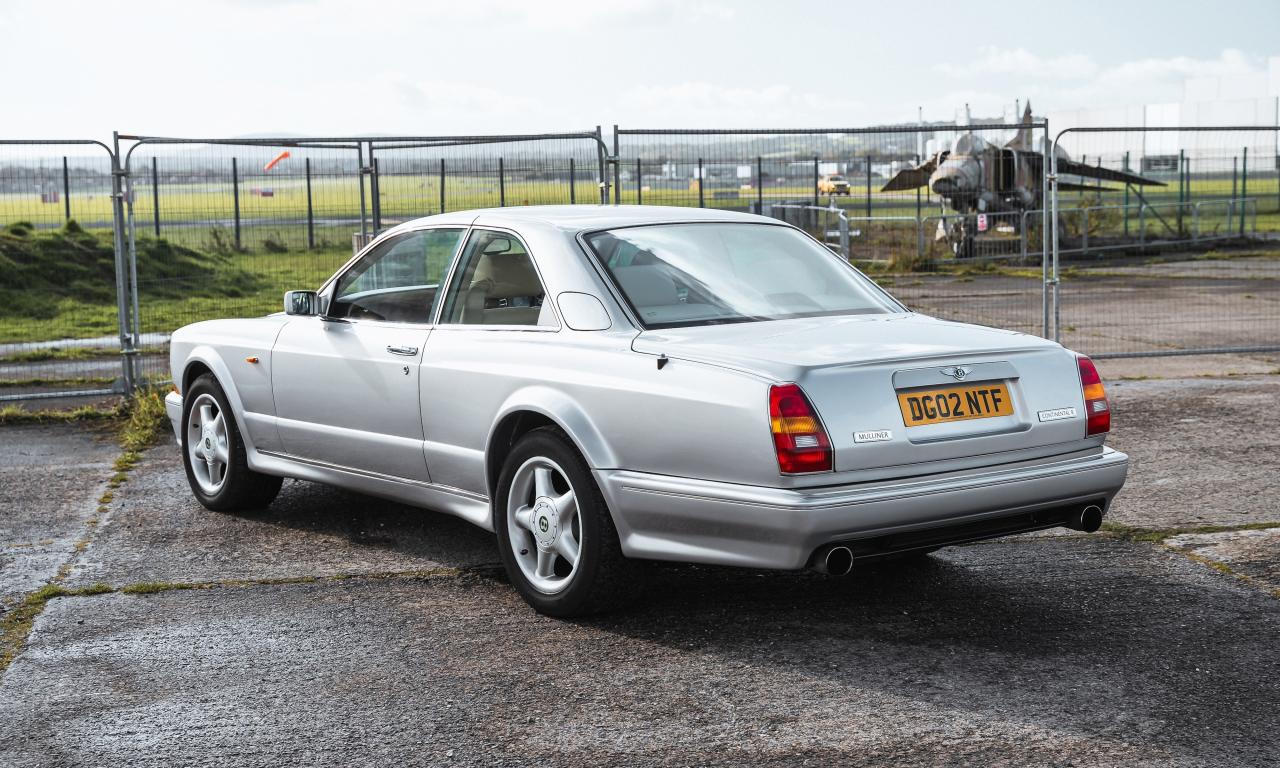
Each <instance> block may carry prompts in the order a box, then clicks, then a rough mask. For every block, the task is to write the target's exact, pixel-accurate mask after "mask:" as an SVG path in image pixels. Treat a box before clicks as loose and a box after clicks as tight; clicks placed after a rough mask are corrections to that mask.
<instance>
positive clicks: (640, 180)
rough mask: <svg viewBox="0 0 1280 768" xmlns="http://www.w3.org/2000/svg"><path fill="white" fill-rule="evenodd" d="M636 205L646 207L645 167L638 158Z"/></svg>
mask: <svg viewBox="0 0 1280 768" xmlns="http://www.w3.org/2000/svg"><path fill="white" fill-rule="evenodd" d="M636 205H644V167H643V166H642V165H640V158H638V157H637V158H636Z"/></svg>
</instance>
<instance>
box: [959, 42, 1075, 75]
mask: <svg viewBox="0 0 1280 768" xmlns="http://www.w3.org/2000/svg"><path fill="white" fill-rule="evenodd" d="M935 69H936V70H938V71H940V72H944V73H946V74H948V75H951V76H953V77H963V78H972V77H982V76H987V75H1017V76H1020V77H1033V78H1051V79H1064V80H1070V79H1080V78H1087V77H1092V76H1093V75H1094V74H1095V73H1096V72H1097V71H1098V65H1097V64H1096V63H1095V62H1094V60H1093V59H1092V58H1091V57H1089V56H1087V55H1085V54H1082V53H1071V54H1067V55H1065V56H1049V57H1044V56H1037V55H1036V54H1034V53H1032V52H1031V51H1028V50H1027V49H1026V48H998V47H995V46H983V47H981V48H979V49H978V56H977V58H975V59H974V60H973V61H972V62H969V63H965V64H960V65H948V64H939V65H937V66H935Z"/></svg>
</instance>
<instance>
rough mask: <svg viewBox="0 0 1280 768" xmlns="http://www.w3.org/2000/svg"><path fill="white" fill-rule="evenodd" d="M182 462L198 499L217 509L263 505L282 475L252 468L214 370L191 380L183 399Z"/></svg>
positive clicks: (247, 507)
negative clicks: (277, 475) (214, 375)
mask: <svg viewBox="0 0 1280 768" xmlns="http://www.w3.org/2000/svg"><path fill="white" fill-rule="evenodd" d="M182 417H183V421H182V424H183V429H182V464H183V466H184V467H185V469H186V471H187V482H188V483H189V484H190V485H191V492H192V493H194V494H195V497H196V500H198V501H199V502H200V503H201V504H203V505H204V506H205V507H207V508H208V509H212V510H214V511H215V512H230V511H233V510H245V509H261V508H263V507H266V506H267V505H268V504H270V503H271V502H272V501H273V500H274V499H275V497H276V494H278V493H279V492H280V485H281V483H282V482H283V480H282V478H279V477H274V476H272V475H264V474H261V473H258V472H254V471H253V470H252V469H249V462H248V459H247V458H246V455H245V449H244V440H243V439H242V438H241V436H240V428H239V426H237V424H236V419H235V414H234V413H233V412H232V410H231V407H230V405H229V404H228V402H227V396H226V393H224V392H223V391H222V387H221V386H220V385H219V384H218V380H217V379H215V378H214V377H213V374H209V373H206V374H204V375H203V376H200V377H199V378H197V379H196V380H195V381H194V382H192V384H191V386H190V387H189V388H188V389H187V392H186V397H184V398H183V403H182Z"/></svg>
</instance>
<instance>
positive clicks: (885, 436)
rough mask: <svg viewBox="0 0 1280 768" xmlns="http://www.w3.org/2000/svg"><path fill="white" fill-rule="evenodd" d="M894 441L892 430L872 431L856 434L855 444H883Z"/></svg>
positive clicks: (854, 435) (854, 434) (854, 437)
mask: <svg viewBox="0 0 1280 768" xmlns="http://www.w3.org/2000/svg"><path fill="white" fill-rule="evenodd" d="M892 439H893V430H891V429H872V430H868V431H866V432H854V433H853V442H855V443H882V442H884V441H885V440H892Z"/></svg>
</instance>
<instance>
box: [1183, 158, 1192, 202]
mask: <svg viewBox="0 0 1280 768" xmlns="http://www.w3.org/2000/svg"><path fill="white" fill-rule="evenodd" d="M1183 172H1184V174H1183V175H1184V177H1185V179H1187V182H1185V183H1187V193H1185V195H1184V196H1183V206H1184V207H1185V206H1188V205H1192V159H1190V157H1188V159H1187V161H1185V163H1183Z"/></svg>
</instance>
